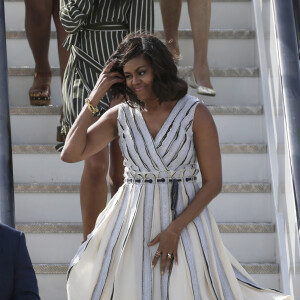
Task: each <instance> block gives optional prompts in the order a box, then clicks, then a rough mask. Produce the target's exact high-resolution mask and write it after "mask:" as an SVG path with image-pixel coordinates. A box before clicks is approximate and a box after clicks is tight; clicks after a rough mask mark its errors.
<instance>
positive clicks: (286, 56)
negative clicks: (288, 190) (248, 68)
mask: <svg viewBox="0 0 300 300" xmlns="http://www.w3.org/2000/svg"><path fill="white" fill-rule="evenodd" d="M294 2H295V1H294ZM273 3H274V4H275V5H274V12H275V17H276V28H277V45H278V52H279V62H280V69H281V83H282V94H283V105H284V117H285V126H286V133H287V142H288V150H289V158H290V164H291V173H292V181H293V189H294V196H295V201H296V203H295V204H296V210H297V212H296V213H297V223H298V238H299V239H300V136H299V132H300V71H299V60H298V47H297V38H296V29H295V22H293V21H291V20H294V12H293V6H292V0H274V2H273ZM298 3H299V1H298ZM295 15H296V14H295ZM297 22H298V24H299V19H298V20H297Z"/></svg>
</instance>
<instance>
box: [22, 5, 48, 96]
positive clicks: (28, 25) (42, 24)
mask: <svg viewBox="0 0 300 300" xmlns="http://www.w3.org/2000/svg"><path fill="white" fill-rule="evenodd" d="M25 6H26V14H25V30H26V35H27V39H28V43H29V45H30V48H31V50H32V54H33V57H34V61H35V70H36V71H37V72H49V71H50V70H51V68H50V64H49V60H48V51H49V40H50V22H51V11H52V0H44V1H41V0H25ZM50 82H51V76H37V77H36V78H35V79H34V81H33V85H32V90H33V92H34V91H37V92H41V86H50Z"/></svg>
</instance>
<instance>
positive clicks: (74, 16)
mask: <svg viewBox="0 0 300 300" xmlns="http://www.w3.org/2000/svg"><path fill="white" fill-rule="evenodd" d="M59 15H60V20H61V23H62V25H63V27H64V28H65V30H66V31H67V32H68V37H67V39H66V40H65V42H64V46H65V47H66V48H67V49H68V50H69V51H70V57H69V61H68V64H67V67H66V71H65V74H64V79H63V88H62V92H63V119H62V129H61V133H62V135H63V136H64V137H65V136H66V135H67V134H68V131H69V129H70V128H71V126H72V124H73V123H74V121H75V120H76V118H77V116H78V115H79V113H80V112H81V109H82V107H83V106H84V104H85V99H86V98H87V97H88V96H89V94H90V93H91V91H92V89H93V87H94V86H95V84H96V82H97V79H98V77H99V75H100V74H101V71H102V69H103V66H104V64H105V62H106V61H107V59H108V58H109V57H110V55H111V54H112V53H113V52H114V51H115V49H116V48H117V47H118V45H119V44H120V42H121V41H122V39H123V38H124V37H125V36H126V34H128V33H129V32H136V31H144V32H152V31H153V26H154V15H153V0H114V1H113V0H61V2H60V14H59ZM99 100H100V99H99ZM113 105H114V101H112V102H111V97H109V96H108V95H107V94H106V95H104V96H103V99H102V100H101V102H100V103H99V105H98V113H97V114H96V116H97V117H100V116H101V115H102V114H103V113H104V112H105V111H106V110H107V109H109V107H110V106H113ZM96 120H97V118H95V119H94V121H96ZM63 146H64V143H60V144H58V145H57V146H56V149H57V150H58V151H61V150H62V148H63ZM108 157H109V154H108V148H105V149H102V151H100V152H99V153H97V154H95V155H93V156H92V157H89V158H87V159H86V160H85V164H84V170H83V174H82V178H81V183H80V202H81V210H82V221H83V237H84V240H85V239H86V237H87V234H88V233H90V232H91V230H92V229H93V227H94V225H95V221H96V217H97V216H98V214H99V212H100V211H102V210H103V208H104V207H105V205H106V199H107V184H106V175H107V169H108ZM109 182H110V185H111V194H112V195H113V194H114V193H115V192H116V190H117V188H118V187H119V186H120V185H121V184H122V182H123V165H122V158H121V153H120V149H119V146H118V142H116V141H114V142H113V143H111V145H110V171H109ZM95 195H97V197H95Z"/></svg>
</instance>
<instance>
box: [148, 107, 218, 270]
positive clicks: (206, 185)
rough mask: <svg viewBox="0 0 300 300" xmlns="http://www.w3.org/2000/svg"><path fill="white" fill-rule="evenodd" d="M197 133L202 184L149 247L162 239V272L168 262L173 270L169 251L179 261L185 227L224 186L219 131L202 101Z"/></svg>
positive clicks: (160, 249)
mask: <svg viewBox="0 0 300 300" xmlns="http://www.w3.org/2000/svg"><path fill="white" fill-rule="evenodd" d="M193 135H194V145H195V150H196V153H197V158H198V163H199V167H200V172H201V175H202V187H201V188H200V190H199V191H198V192H197V194H196V195H195V198H194V199H193V200H192V201H191V203H190V204H189V205H188V206H187V207H186V208H185V210H184V211H183V212H182V213H181V214H180V215H179V216H178V217H177V218H176V219H175V220H174V221H173V222H172V223H171V224H170V225H169V226H168V227H167V229H166V230H164V231H163V232H161V233H160V234H159V235H158V236H157V237H156V238H155V239H154V240H152V241H151V242H150V243H149V246H153V245H154V244H155V243H157V242H159V246H158V250H157V251H159V252H160V253H161V256H160V258H161V266H160V268H161V272H162V273H164V270H165V266H166V263H167V270H168V271H169V269H170V264H171V260H170V259H167V254H168V253H171V254H173V255H174V259H175V263H178V258H177V246H178V240H179V236H180V233H181V231H182V229H183V228H184V227H186V226H187V225H188V224H189V223H190V222H191V221H193V220H194V219H195V218H196V217H197V216H198V215H199V214H200V213H201V212H202V210H203V209H204V208H205V207H206V206H207V205H208V203H209V202H210V201H211V200H212V199H213V198H214V197H216V196H217V195H218V194H219V193H220V191H221V188H222V167H221V154H220V147H219V140H218V133H217V129H216V126H215V123H214V121H213V118H212V116H211V114H210V112H209V111H208V109H207V108H206V107H205V106H204V105H202V104H198V105H197V107H196V109H195V116H194V123H193ZM158 258H159V257H156V258H154V260H153V262H152V264H153V267H154V266H155V265H156V263H157V261H158Z"/></svg>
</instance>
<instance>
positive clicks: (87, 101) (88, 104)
mask: <svg viewBox="0 0 300 300" xmlns="http://www.w3.org/2000/svg"><path fill="white" fill-rule="evenodd" d="M85 103H86V104H87V108H88V110H89V111H90V112H91V113H92V114H93V115H94V114H96V113H97V112H99V109H98V107H97V106H96V107H95V106H93V105H92V104H91V102H90V99H89V98H85Z"/></svg>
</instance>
